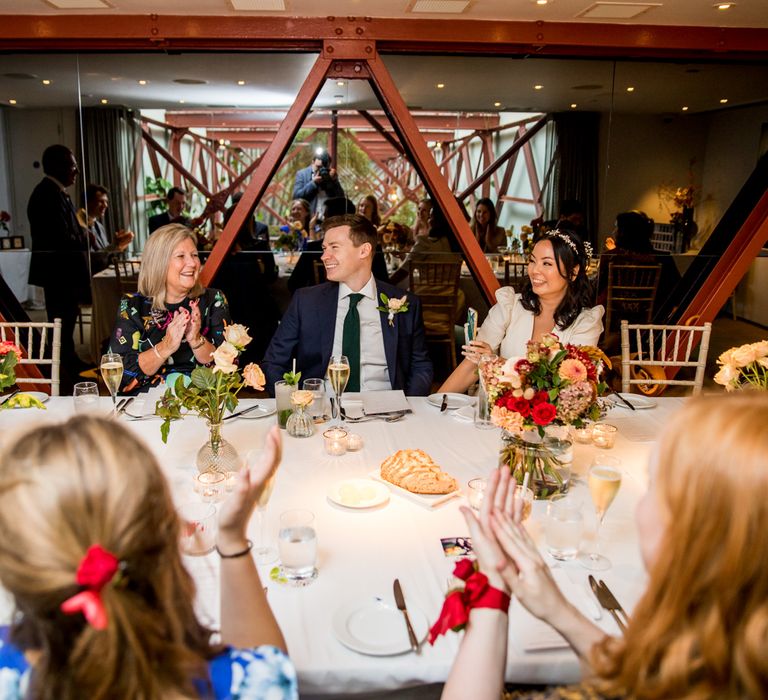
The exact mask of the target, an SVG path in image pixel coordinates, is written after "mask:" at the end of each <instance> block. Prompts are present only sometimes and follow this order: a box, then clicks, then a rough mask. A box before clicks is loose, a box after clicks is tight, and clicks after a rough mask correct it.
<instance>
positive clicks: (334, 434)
mask: <svg viewBox="0 0 768 700" xmlns="http://www.w3.org/2000/svg"><path fill="white" fill-rule="evenodd" d="M323 438H324V439H325V451H326V453H327V454H329V455H332V456H334V457H338V456H340V455H343V454H344V453H345V452H346V451H347V431H346V430H342V429H341V428H330V429H329V430H326V431H325V432H324V433H323Z"/></svg>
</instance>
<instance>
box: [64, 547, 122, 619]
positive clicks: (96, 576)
mask: <svg viewBox="0 0 768 700" xmlns="http://www.w3.org/2000/svg"><path fill="white" fill-rule="evenodd" d="M119 569H120V561H119V560H118V558H117V557H116V556H115V555H114V554H112V552H109V551H107V550H106V549H104V548H103V547H102V546H101V545H99V544H94V545H91V546H90V547H88V551H87V552H86V553H85V556H84V557H83V558H82V559H81V560H80V565H79V566H78V567H77V573H76V574H75V580H76V581H77V583H78V585H79V586H82V587H83V588H85V589H86V590H84V591H80V593H76V594H75V595H73V596H72V597H71V598H67V599H66V600H65V601H64V602H63V603H62V604H61V611H62V612H64V613H65V614H67V615H74V614H76V613H78V612H81V613H82V614H83V617H85V619H86V620H87V621H88V624H89V625H91V627H93V628H94V629H97V630H103V629H106V627H107V622H108V620H107V611H106V610H105V609H104V602H103V601H102V600H101V589H102V588H104V586H106V585H107V584H108V583H109V582H110V581H111V580H112V579H113V578H114V576H115V574H116V573H117V572H118V570H119Z"/></svg>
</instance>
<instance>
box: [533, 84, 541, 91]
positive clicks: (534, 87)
mask: <svg viewBox="0 0 768 700" xmlns="http://www.w3.org/2000/svg"><path fill="white" fill-rule="evenodd" d="M543 87H544V86H543V85H534V86H533V89H534V90H541V89H542V88H543Z"/></svg>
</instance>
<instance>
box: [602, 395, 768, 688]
mask: <svg viewBox="0 0 768 700" xmlns="http://www.w3.org/2000/svg"><path fill="white" fill-rule="evenodd" d="M652 488H654V489H655V495H656V497H657V499H658V502H659V504H660V506H661V510H662V511H663V512H664V514H665V516H666V517H665V518H664V534H663V536H662V540H661V543H660V546H659V548H658V552H657V554H656V557H655V561H654V562H653V563H652V565H651V568H650V571H649V575H650V576H649V583H648V588H647V590H646V592H645V594H644V595H643V597H642V599H641V600H640V602H639V603H638V606H637V608H636V609H635V612H634V615H633V616H632V619H631V624H630V625H629V628H628V630H627V633H626V636H625V637H624V639H622V640H616V639H606V640H605V641H603V642H602V643H601V644H598V645H597V646H596V647H595V648H594V650H593V666H594V669H595V671H596V672H597V674H598V675H599V676H601V677H602V678H604V679H606V680H607V683H606V686H605V688H604V690H605V691H607V692H609V693H610V692H613V693H622V694H626V695H627V696H628V697H632V698H659V699H661V698H685V699H686V700H694V699H695V700H698V699H700V698H701V699H703V698H708V699H709V698H718V700H719V699H723V700H725V699H734V700H735V699H736V698H739V699H741V698H765V697H768V654H767V653H766V650H767V649H768V566H766V564H765V560H764V559H763V557H764V556H765V553H766V552H768V394H766V393H757V392H755V393H752V392H742V393H738V394H732V395H727V396H723V395H711V396H705V397H702V398H698V399H695V400H691V401H690V402H688V403H687V404H686V406H685V407H684V408H683V409H682V410H681V411H680V412H679V413H678V414H676V415H675V417H674V419H673V420H672V422H671V424H670V425H669V427H668V429H667V430H666V432H665V434H664V437H663V439H662V442H661V445H660V451H659V462H658V467H657V473H656V483H655V484H654V485H652Z"/></svg>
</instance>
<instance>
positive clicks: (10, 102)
mask: <svg viewBox="0 0 768 700" xmlns="http://www.w3.org/2000/svg"><path fill="white" fill-rule="evenodd" d="M8 104H9V105H15V104H16V100H8Z"/></svg>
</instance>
